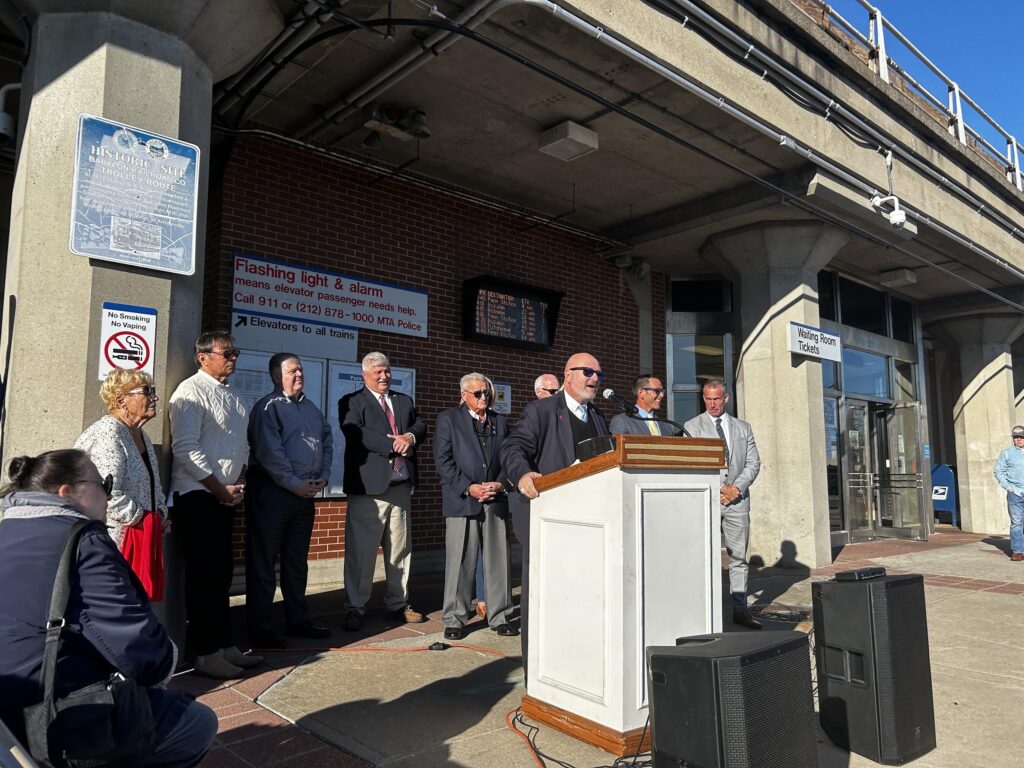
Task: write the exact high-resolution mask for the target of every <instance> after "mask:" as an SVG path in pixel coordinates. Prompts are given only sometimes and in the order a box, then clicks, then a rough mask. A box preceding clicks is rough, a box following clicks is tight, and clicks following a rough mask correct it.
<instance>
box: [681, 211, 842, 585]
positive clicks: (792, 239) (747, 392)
mask: <svg viewBox="0 0 1024 768" xmlns="http://www.w3.org/2000/svg"><path fill="white" fill-rule="evenodd" d="M846 240H847V237H846V235H844V234H842V233H840V232H838V231H836V230H834V229H830V228H829V227H826V226H825V225H824V224H821V223H818V222H807V223H805V222H786V223H781V222H780V223H771V224H763V225H758V226H755V227H750V228H743V229H739V230H734V231H732V232H726V233H724V234H721V235H716V236H715V237H713V238H711V239H710V240H709V241H708V242H707V243H705V245H704V246H703V248H702V249H701V256H702V257H703V258H704V259H705V260H706V261H708V262H709V263H711V264H712V265H714V266H715V267H716V268H718V269H719V270H721V271H722V272H723V273H725V274H726V275H729V276H730V277H731V278H732V280H733V283H734V285H735V286H737V287H738V288H739V307H740V320H741V326H742V343H741V345H740V352H739V356H738V361H737V366H736V392H735V393H734V397H735V398H736V406H737V408H736V412H737V415H738V416H739V417H740V418H742V419H745V420H746V421H749V422H750V424H751V426H752V427H753V430H754V438H755V439H756V440H757V446H758V451H759V452H760V454H761V474H760V475H759V476H758V478H757V481H756V482H755V483H754V486H753V488H752V490H751V511H750V553H751V556H752V557H753V556H760V558H761V559H763V560H764V562H765V563H767V564H769V565H771V564H774V563H776V562H780V561H781V563H782V564H783V565H786V566H796V565H797V564H800V565H804V566H807V567H810V568H818V567H821V566H823V565H827V564H829V563H831V562H832V553H831V545H830V537H829V520H828V487H827V484H826V474H825V420H824V414H823V394H822V386H821V364H820V363H819V362H818V361H816V360H812V359H809V358H804V357H800V356H797V355H794V354H793V353H791V352H790V351H789V324H790V322H797V323H802V324H804V325H810V326H814V327H817V326H818V322H819V315H818V288H817V285H818V280H817V274H818V272H819V271H820V270H821V269H822V268H823V267H824V266H825V265H826V264H828V262H829V261H830V260H831V258H832V257H833V255H835V253H836V252H837V251H838V250H839V249H840V248H841V247H842V246H843V245H844V244H845V243H846ZM786 542H789V544H786ZM790 544H791V545H793V546H795V554H793V549H792V547H791V546H790Z"/></svg>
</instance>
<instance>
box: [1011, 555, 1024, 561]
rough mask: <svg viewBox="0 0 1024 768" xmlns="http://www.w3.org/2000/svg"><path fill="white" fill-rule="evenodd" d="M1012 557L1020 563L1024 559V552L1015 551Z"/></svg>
mask: <svg viewBox="0 0 1024 768" xmlns="http://www.w3.org/2000/svg"><path fill="white" fill-rule="evenodd" d="M1010 559H1011V560H1013V562H1015V563H1019V562H1020V561H1021V560H1024V552H1014V553H1013V555H1012V556H1011V557H1010Z"/></svg>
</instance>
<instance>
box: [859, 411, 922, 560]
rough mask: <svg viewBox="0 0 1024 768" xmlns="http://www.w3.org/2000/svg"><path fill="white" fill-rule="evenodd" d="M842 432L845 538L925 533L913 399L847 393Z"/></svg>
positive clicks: (913, 536) (919, 535)
mask: <svg viewBox="0 0 1024 768" xmlns="http://www.w3.org/2000/svg"><path fill="white" fill-rule="evenodd" d="M842 432H843V440H842V441H841V445H842V476H843V477H845V479H846V482H845V483H843V493H844V499H843V502H844V503H843V507H844V509H845V512H846V521H845V522H846V528H847V531H848V532H849V536H850V541H865V540H868V539H874V538H878V537H883V536H886V537H897V538H909V539H923V538H926V537H927V531H926V530H924V528H923V526H922V521H921V510H922V507H923V501H922V495H923V492H924V482H923V476H922V473H921V458H920V457H921V444H920V443H921V441H920V414H919V411H918V404H917V403H916V402H913V403H877V402H871V401H868V400H857V399H852V398H848V399H846V402H845V405H844V407H843V425H842Z"/></svg>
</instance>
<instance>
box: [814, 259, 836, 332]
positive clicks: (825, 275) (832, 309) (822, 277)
mask: <svg viewBox="0 0 1024 768" xmlns="http://www.w3.org/2000/svg"><path fill="white" fill-rule="evenodd" d="M818 314H819V315H820V316H821V318H822V319H823V320H836V319H837V317H838V316H837V315H836V283H835V274H833V273H832V272H829V271H827V270H824V269H823V270H822V271H821V272H819V273H818Z"/></svg>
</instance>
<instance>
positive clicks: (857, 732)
mask: <svg viewBox="0 0 1024 768" xmlns="http://www.w3.org/2000/svg"><path fill="white" fill-rule="evenodd" d="M811 596H812V601H813V605H814V643H815V659H816V660H817V664H818V709H819V711H820V715H821V727H822V728H823V729H824V731H825V733H826V734H828V737H829V738H830V739H831V740H832V741H833V742H834V743H835V744H836V746H839V747H843V748H845V749H849V750H850V751H851V752H856V753H857V754H858V755H863V756H864V757H867V758H870V759H871V760H874V761H875V762H876V763H882V764H884V765H902V764H903V763H906V762H909V761H910V760H913V759H915V758H917V757H920V756H921V755H923V754H925V753H926V752H930V751H931V750H932V749H934V748H935V710H934V707H933V704H932V674H931V660H930V659H929V657H928V619H927V616H926V615H925V607H924V580H923V579H922V578H921V576H919V575H914V574H909V575H905V576H882V577H880V578H877V579H868V580H866V581H826V582H818V583H816V584H813V585H812V586H811Z"/></svg>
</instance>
